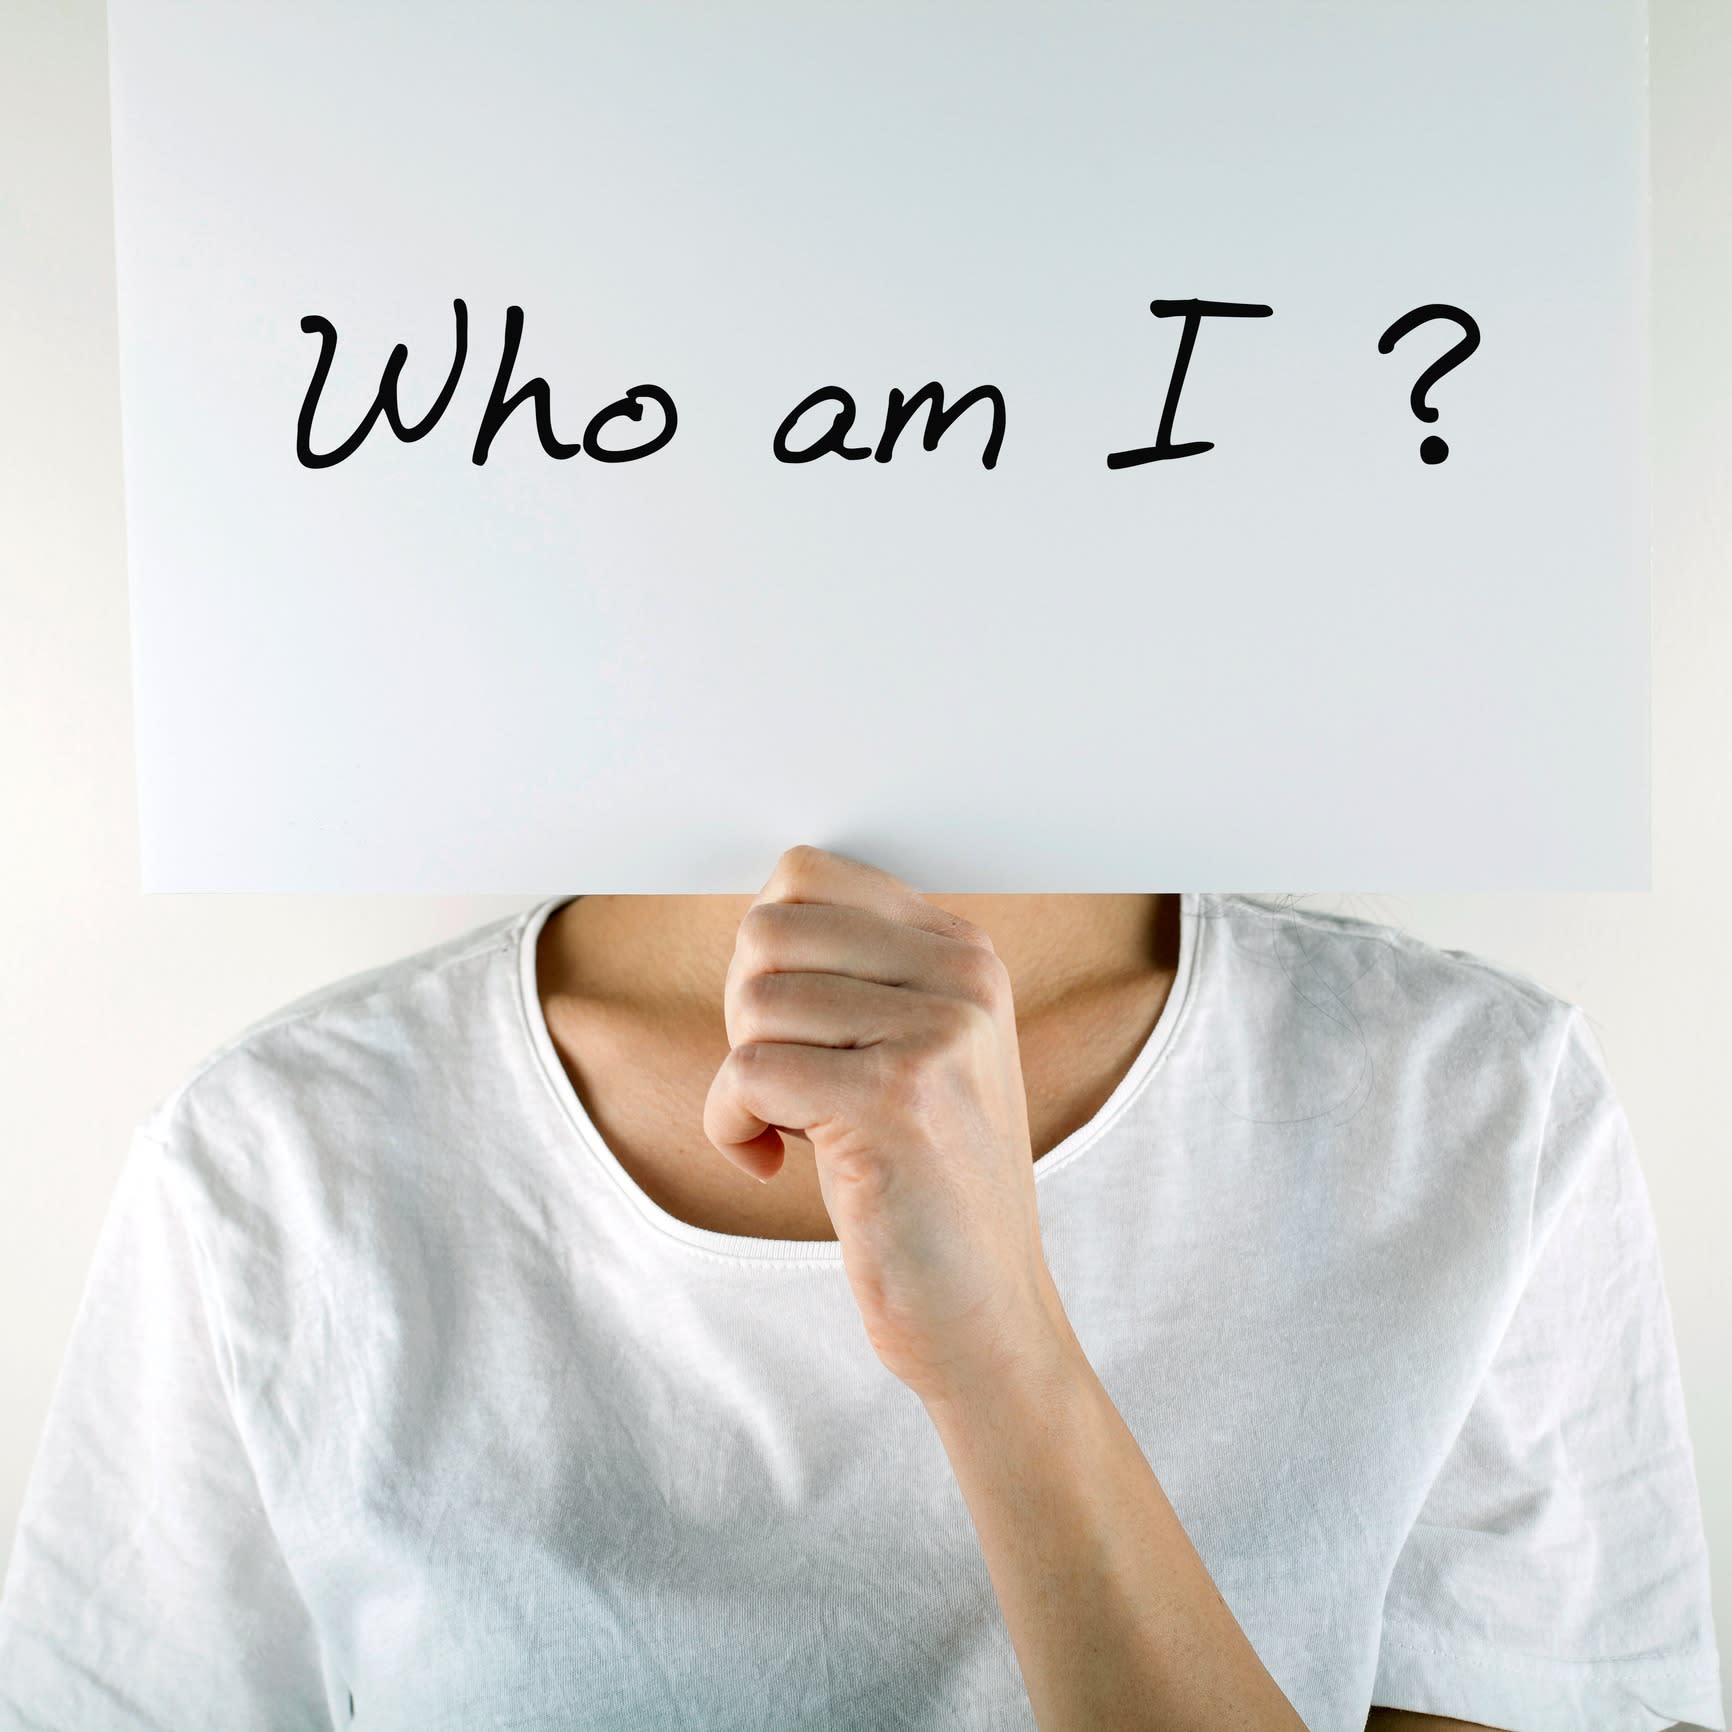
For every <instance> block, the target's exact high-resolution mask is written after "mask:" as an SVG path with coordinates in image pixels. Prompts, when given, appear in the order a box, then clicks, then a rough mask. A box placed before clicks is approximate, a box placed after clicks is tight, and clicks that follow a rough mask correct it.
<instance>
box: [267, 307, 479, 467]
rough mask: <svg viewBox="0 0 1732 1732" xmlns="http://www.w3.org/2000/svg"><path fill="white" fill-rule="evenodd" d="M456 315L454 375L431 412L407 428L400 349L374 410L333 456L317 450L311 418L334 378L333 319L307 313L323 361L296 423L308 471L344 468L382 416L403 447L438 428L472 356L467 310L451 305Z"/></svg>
mask: <svg viewBox="0 0 1732 1732" xmlns="http://www.w3.org/2000/svg"><path fill="white" fill-rule="evenodd" d="M451 308H452V311H453V312H454V313H455V314H456V315H457V353H456V355H455V357H454V358H453V359H452V362H451V371H450V372H449V373H447V374H446V375H445V384H444V387H443V388H442V389H441V390H440V392H439V395H438V396H437V397H435V398H434V399H433V407H432V408H431V409H429V410H428V411H427V413H426V414H425V415H424V416H423V417H422V418H421V419H420V420H419V421H417V422H416V423H415V425H414V426H413V427H405V426H404V425H403V420H402V417H401V416H400V415H399V414H398V412H397V381H398V379H399V378H400V377H401V376H402V373H403V363H404V362H405V361H406V360H408V358H409V348H408V345H407V344H406V343H399V344H398V345H397V347H396V348H394V349H393V350H392V351H391V358H390V360H388V361H387V362H386V363H385V371H384V374H383V376H382V377H381V378H380V380H379V389H378V392H377V394H376V395H375V396H374V398H373V406H372V407H371V408H370V409H369V410H368V411H367V413H366V414H365V415H363V416H362V417H361V424H360V426H358V427H357V428H356V429H355V431H354V432H353V433H351V434H350V435H349V437H348V438H347V439H345V440H344V441H343V443H342V444H341V445H339V446H338V447H337V448H336V449H335V450H334V451H327V452H325V453H323V455H321V454H319V453H318V452H315V451H314V450H313V414H314V411H315V410H317V408H318V406H319V397H320V394H321V393H322V392H323V391H324V389H325V381H326V380H327V379H328V378H329V377H330V376H331V362H332V360H333V358H334V357H335V355H336V353H337V332H336V328H335V327H334V326H333V325H332V324H331V321H330V320H329V319H321V318H320V317H319V315H318V314H317V313H309V314H308V315H307V316H306V317H305V318H304V319H302V320H301V329H302V330H303V331H306V332H307V333H308V334H309V335H311V334H313V333H315V332H316V333H317V334H318V338H319V359H318V363H317V364H316V365H315V366H314V368H313V378H312V383H311V384H309V385H308V386H307V394H306V396H305V397H303V398H302V399H301V413H300V416H299V418H298V419H297V420H296V422H295V455H296V456H297V457H298V458H299V459H300V460H301V462H302V464H303V465H304V466H305V467H306V468H308V469H329V468H330V467H331V465H332V464H333V463H341V462H342V461H343V459H344V458H345V457H347V456H349V455H351V453H353V452H355V451H357V450H359V449H360V445H361V441H362V440H363V439H365V438H366V437H367V435H368V434H369V433H371V432H372V430H373V423H374V422H375V421H377V420H378V419H379V416H380V413H381V412H383V414H384V416H385V419H386V420H387V421H389V422H390V423H391V431H392V432H393V433H395V434H396V435H397V437H398V438H399V439H401V440H402V441H403V442H404V443H405V444H408V445H412V444H414V442H415V441H416V440H417V439H424V438H425V437H426V436H427V435H428V434H429V433H431V432H432V431H433V429H434V427H435V426H437V425H438V422H439V417H440V416H441V415H443V414H444V413H445V405H446V404H447V403H449V402H450V401H451V393H452V392H453V391H455V390H456V389H457V381H458V379H459V378H460V377H461V375H462V372H463V360H464V357H465V356H466V355H467V354H468V352H469V309H468V308H467V307H465V306H464V305H463V303H462V302H461V301H453V302H452V303H451Z"/></svg>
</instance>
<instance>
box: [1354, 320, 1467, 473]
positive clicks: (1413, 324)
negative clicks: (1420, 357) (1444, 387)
mask: <svg viewBox="0 0 1732 1732" xmlns="http://www.w3.org/2000/svg"><path fill="white" fill-rule="evenodd" d="M1433 319H1453V320H1455V322H1456V323H1457V324H1458V325H1460V326H1461V328H1462V331H1463V333H1464V335H1463V336H1462V339H1461V341H1460V342H1459V343H1457V344H1456V345H1455V347H1454V348H1453V349H1450V350H1449V351H1448V352H1447V353H1446V354H1443V355H1440V356H1439V357H1438V358H1437V359H1436V360H1435V361H1433V362H1432V364H1431V365H1430V366H1429V367H1427V368H1426V369H1425V371H1424V372H1423V373H1421V374H1420V375H1419V378H1418V379H1417V380H1416V381H1415V383H1414V387H1413V392H1412V395H1411V396H1410V397H1409V398H1408V401H1409V402H1410V403H1411V404H1412V405H1413V412H1414V414H1415V415H1417V416H1418V417H1419V419H1420V420H1421V421H1435V420H1436V419H1437V411H1436V410H1435V409H1434V408H1432V406H1431V405H1430V404H1429V403H1427V402H1426V400H1425V394H1426V392H1427V391H1429V390H1430V389H1431V388H1432V386H1433V385H1435V384H1436V383H1437V382H1438V380H1439V379H1441V378H1442V377H1443V376H1444V374H1445V373H1448V372H1450V371H1451V370H1452V369H1453V368H1456V367H1459V366H1460V365H1461V364H1462V362H1463V361H1465V360H1466V359H1467V358H1468V356H1469V355H1471V354H1472V353H1473V352H1474V350H1475V349H1477V348H1478V347H1479V326H1478V324H1476V323H1475V321H1474V318H1473V315H1472V314H1471V313H1464V312H1463V311H1462V310H1461V308H1460V307H1446V306H1444V305H1443V304H1442V303H1441V302H1437V301H1434V302H1432V303H1431V305H1430V306H1425V307H1415V308H1414V309H1413V311H1412V312H1411V313H1403V314H1402V315H1401V317H1400V318H1399V319H1397V320H1396V321H1395V323H1394V324H1393V325H1391V326H1390V327H1389V329H1388V330H1387V331H1385V332H1384V333H1383V335H1382V336H1381V337H1379V338H1378V339H1377V352H1378V354H1380V355H1387V354H1388V353H1389V351H1390V350H1391V349H1393V348H1394V347H1395V345H1396V344H1397V343H1399V342H1400V341H1401V339H1402V338H1403V337H1405V336H1406V335H1407V333H1408V332H1409V331H1414V330H1417V329H1418V328H1419V327H1420V326H1421V325H1428V324H1430V323H1431V321H1432V320H1433ZM1448 455H1449V447H1448V446H1447V445H1446V444H1445V443H1444V442H1443V440H1441V439H1439V438H1438V437H1437V435H1436V434H1435V433H1434V434H1432V435H1431V437H1430V438H1428V439H1424V440H1421V441H1420V446H1419V456H1420V461H1421V462H1424V463H1441V462H1442V461H1443V460H1444V458H1446V457H1447V456H1448Z"/></svg>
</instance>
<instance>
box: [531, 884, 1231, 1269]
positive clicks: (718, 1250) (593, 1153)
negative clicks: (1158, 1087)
mask: <svg viewBox="0 0 1732 1732" xmlns="http://www.w3.org/2000/svg"><path fill="white" fill-rule="evenodd" d="M576 900H577V897H575V896H554V897H550V898H549V899H548V900H547V901H545V902H542V903H540V904H538V905H537V906H536V907H534V908H532V909H530V910H529V911H528V913H527V914H525V915H524V916H522V917H521V918H522V926H521V929H520V931H519V934H518V941H517V989H518V990H517V1001H518V1009H519V1011H520V1012H521V1014H522V1019H523V1028H524V1033H525V1035H526V1037H527V1039H528V1043H529V1047H530V1050H531V1052H532V1053H533V1055H534V1059H535V1066H536V1069H538V1070H539V1071H540V1073H541V1077H542V1080H543V1082H545V1083H546V1085H547V1087H548V1090H549V1092H550V1093H551V1094H552V1096H553V1099H554V1102H555V1104H556V1106H557V1107H558V1108H559V1109H560V1111H561V1112H562V1113H563V1115H564V1117H565V1119H566V1121H567V1123H568V1124H569V1125H570V1126H571V1128H572V1129H573V1130H574V1131H575V1132H576V1134H577V1140H578V1142H579V1144H580V1145H581V1146H582V1147H583V1148H584V1150H585V1151H586V1152H587V1153H588V1155H589V1156H590V1158H591V1159H592V1160H593V1161H594V1162H595V1164H596V1166H597V1167H598V1168H599V1169H600V1171H601V1172H602V1173H603V1174H604V1175H605V1176H606V1177H607V1178H608V1180H609V1181H610V1182H611V1183H612V1184H613V1185H614V1187H615V1188H616V1189H617V1190H618V1191H619V1192H620V1194H621V1195H622V1196H623V1197H624V1198H625V1200H626V1201H627V1202H628V1203H629V1204H630V1205H631V1207H632V1208H633V1209H634V1210H635V1211H636V1213H637V1214H638V1216H639V1217H640V1218H641V1219H642V1220H643V1221H644V1222H645V1223H646V1224H647V1225H648V1226H650V1227H653V1228H655V1229H656V1230H657V1231H658V1232H659V1233H661V1234H663V1235H664V1236H665V1237H667V1238H670V1239H673V1240H676V1241H678V1242H679V1243H680V1244H682V1245H685V1246H687V1247H689V1248H690V1249H692V1250H694V1251H702V1252H707V1253H709V1254H711V1255H715V1256H721V1257H726V1258H730V1259H732V1260H734V1261H736V1262H759V1263H803V1264H834V1265H836V1266H837V1267H840V1266H841V1261H842V1245H841V1241H840V1240H837V1239H763V1238H758V1237H755V1236H753V1235H750V1234H744V1233H718V1232H715V1231H713V1230H712V1229H710V1228H708V1227H697V1226H693V1225H692V1224H691V1222H689V1221H682V1220H681V1219H680V1218H679V1217H678V1216H677V1215H672V1214H669V1212H668V1211H667V1210H666V1209H664V1208H662V1206H661V1205H660V1204H659V1203H657V1202H656V1201H655V1200H654V1199H653V1198H652V1197H651V1196H650V1195H649V1193H648V1192H647V1191H645V1190H644V1189H643V1187H642V1186H640V1185H639V1184H638V1182H637V1181H636V1180H635V1179H634V1178H632V1176H631V1175H630V1174H629V1173H628V1172H627V1171H626V1170H625V1167H624V1166H623V1165H622V1164H621V1162H620V1160H619V1157H618V1156H617V1155H615V1153H614V1152H613V1150H612V1149H611V1148H609V1147H608V1145H607V1142H606V1140H605V1139H604V1138H603V1137H602V1134H601V1132H600V1131H599V1130H598V1129H597V1128H596V1125H595V1122H594V1120H592V1119H591V1118H590V1116H589V1111H588V1109H587V1108H586V1107H585V1106H584V1104H583V1101H582V1099H581V1098H580V1097H579V1095H578V1092H577V1090H576V1089H575V1088H574V1087H573V1086H572V1082H571V1078H570V1077H569V1076H567V1075H566V1071H565V1066H564V1065H563V1064H562V1063H561V1062H560V1057H559V1053H558V1051H557V1049H556V1048H555V1046H554V1044H553V1036H552V1034H551V1033H550V1032H549V1030H548V1027H547V1018H546V1016H545V1014H544V1013H543V1011H542V1008H541V993H540V989H539V986H538V983H537V979H536V966H535V965H536V950H537V947H538V941H539V939H540V937H541V931H542V928H543V927H544V926H546V924H547V922H548V921H549V920H550V919H551V918H552V917H553V915H554V914H555V913H557V912H558V911H559V910H560V909H561V908H563V907H565V906H566V904H567V903H570V902H575V901H576ZM1200 901H1201V897H1200V895H1199V894H1198V893H1196V892H1193V891H1189V890H1187V891H1183V892H1181V893H1180V895H1179V955H1178V961H1177V963H1176V965H1175V968H1174V973H1173V983H1172V985H1171V987H1170V988H1169V989H1168V991H1167V997H1166V1002H1165V1003H1164V1004H1163V1005H1162V1006H1161V1013H1160V1015H1159V1016H1158V1017H1157V1018H1156V1019H1155V1026H1154V1027H1153V1028H1152V1029H1151V1030H1150V1031H1149V1034H1148V1036H1147V1038H1146V1039H1145V1040H1144V1041H1143V1044H1142V1046H1141V1047H1140V1048H1139V1049H1138V1052H1137V1055H1136V1057H1135V1058H1134V1059H1132V1061H1131V1065H1130V1068H1129V1069H1128V1070H1127V1071H1126V1072H1125V1074H1124V1075H1123V1076H1122V1077H1120V1078H1119V1081H1118V1084H1117V1086H1116V1087H1115V1088H1114V1089H1113V1091H1112V1093H1111V1094H1109V1095H1108V1096H1107V1098H1106V1100H1105V1101H1104V1102H1103V1103H1102V1104H1101V1106H1100V1108H1099V1110H1098V1111H1096V1113H1095V1114H1094V1116H1093V1117H1092V1118H1090V1119H1089V1120H1088V1121H1087V1123H1085V1124H1082V1125H1079V1126H1078V1127H1077V1128H1076V1129H1075V1130H1074V1131H1072V1132H1071V1133H1070V1135H1069V1136H1067V1137H1065V1138H1064V1139H1063V1140H1062V1141H1060V1142H1058V1143H1056V1144H1054V1145H1053V1147H1052V1148H1050V1149H1048V1150H1047V1152H1046V1153H1045V1154H1044V1155H1042V1156H1041V1157H1040V1159H1039V1160H1037V1161H1035V1162H1034V1163H1033V1169H1032V1170H1033V1172H1034V1177H1035V1180H1036V1182H1037V1183H1038V1182H1039V1181H1040V1180H1042V1179H1044V1178H1045V1177H1046V1176H1047V1175H1048V1174H1050V1173H1054V1172H1056V1171H1057V1170H1058V1169H1059V1168H1060V1167H1063V1166H1067V1165H1069V1163H1070V1162H1071V1161H1073V1160H1075V1159H1076V1157H1077V1156H1078V1155H1080V1154H1081V1153H1082V1152H1083V1150H1084V1149H1086V1148H1088V1147H1089V1146H1090V1144H1092V1143H1094V1142H1095V1141H1096V1140H1097V1139H1098V1138H1099V1137H1100V1136H1102V1135H1103V1134H1104V1133H1105V1132H1106V1131H1107V1130H1108V1129H1109V1128H1110V1127H1111V1126H1112V1124H1113V1123H1114V1121H1115V1120H1116V1119H1117V1118H1118V1117H1119V1115H1120V1114H1121V1113H1122V1112H1123V1111H1124V1110H1125V1108H1126V1107H1128V1106H1129V1105H1130V1103H1131V1101H1132V1100H1133V1099H1134V1098H1135V1097H1136V1096H1137V1094H1138V1093H1140V1091H1141V1090H1142V1088H1143V1085H1144V1084H1145V1083H1147V1081H1148V1080H1149V1078H1150V1077H1151V1076H1153V1074H1154V1073H1155V1071H1156V1069H1157V1068H1158V1066H1159V1064H1160V1061H1161V1059H1162V1058H1163V1056H1164V1055H1165V1054H1166V1053H1167V1052H1168V1051H1169V1050H1170V1049H1171V1047H1172V1044H1173V1038H1174V1035H1175V1034H1176V1032H1177V1030H1178V1026H1179V1024H1180V1022H1181V1021H1182V1020H1183V1018H1184V1016H1185V1013H1186V1010H1187V1008H1188V1007H1189V1005H1190V1002H1191V999H1192V997H1193V996H1194V992H1195V985H1194V982H1195V977H1196V973H1197V950H1198V946H1199V943H1200V940H1201V927H1202V921H1201V920H1200V919H1199V914H1200V912H1201V911H1200V908H1199V903H1200ZM717 1158H718V1159H720V1156H718V1157H717Z"/></svg>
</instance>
